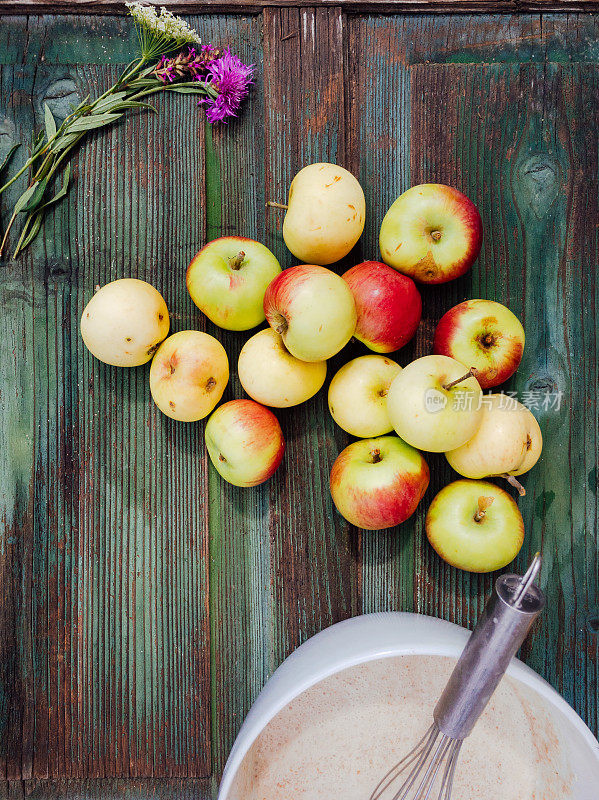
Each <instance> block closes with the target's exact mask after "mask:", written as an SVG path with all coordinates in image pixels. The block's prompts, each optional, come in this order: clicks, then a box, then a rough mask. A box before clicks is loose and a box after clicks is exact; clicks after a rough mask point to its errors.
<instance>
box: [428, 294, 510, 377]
mask: <svg viewBox="0 0 599 800" xmlns="http://www.w3.org/2000/svg"><path fill="white" fill-rule="evenodd" d="M523 350H524V328H523V327H522V323H521V322H520V320H519V319H518V317H517V316H516V315H515V314H513V313H512V312H511V311H510V310H509V308H506V307H505V306H504V305H502V304H501V303H496V302H495V301H494V300H466V301H464V302H463V303H459V304H458V305H457V306H454V307H453V308H450V309H449V311H447V312H446V313H445V314H444V315H443V316H442V317H441V319H440V321H439V324H438V325H437V329H436V330H435V338H434V341H433V352H434V353H436V354H438V355H441V356H450V357H451V358H455V359H456V360H457V361H461V362H462V364H468V365H469V366H473V367H476V379H477V381H478V382H479V383H480V385H481V387H482V388H483V389H490V388H491V387H493V386H498V385H499V384H500V383H503V382H504V381H506V380H507V379H508V378H509V377H510V376H511V375H513V374H514V372H515V371H516V370H517V369H518V366H519V364H520V361H521V360H522V352H523Z"/></svg>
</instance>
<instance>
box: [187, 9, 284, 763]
mask: <svg viewBox="0 0 599 800" xmlns="http://www.w3.org/2000/svg"><path fill="white" fill-rule="evenodd" d="M198 30H199V31H200V33H202V31H205V32H206V33H205V35H206V37H207V38H210V39H211V40H213V41H215V42H218V43H222V44H225V43H226V44H228V45H230V47H231V49H232V50H233V52H235V53H238V54H239V55H240V57H241V58H243V59H245V60H246V62H247V63H250V64H255V65H256V76H255V80H256V83H255V85H254V87H253V88H252V91H251V94H250V97H249V98H248V100H247V102H246V103H245V104H244V108H243V111H242V114H241V118H240V119H239V120H233V121H231V123H229V124H228V125H226V126H215V127H213V128H208V129H207V141H206V232H205V237H204V242H206V241H210V240H211V239H215V238H216V237H218V236H227V235H235V236H248V237H250V238H253V239H257V240H259V241H264V230H265V221H264V219H265V217H264V211H263V209H264V185H263V182H262V175H263V173H264V132H263V125H264V82H263V81H264V78H263V60H262V59H263V56H262V42H261V34H262V30H261V20H260V18H258V17H249V16H247V17H246V16H242V17H236V18H234V17H231V18H223V19H221V20H216V18H215V20H214V22H213V23H212V22H211V23H210V24H208V22H207V20H206V21H203V20H200V22H199V27H198ZM202 35H203V36H204V34H203V33H202ZM204 242H203V243H204ZM206 326H207V327H206V330H208V332H209V333H211V334H213V335H214V336H216V337H217V338H218V339H219V340H220V341H221V342H222V343H223V345H224V346H225V348H226V350H227V353H228V355H229V361H230V367H231V382H230V384H229V387H228V388H227V391H226V394H225V396H224V400H230V399H233V398H239V397H244V396H245V395H244V392H243V389H242V388H241V385H240V383H239V380H238V378H237V359H238V356H239V351H240V350H241V347H242V346H243V344H244V343H245V341H246V340H247V339H248V338H249V337H250V336H251V335H252V332H251V331H249V332H247V333H237V332H228V331H224V330H222V329H220V328H217V327H216V326H215V325H213V324H212V323H211V322H210V321H208V320H207V321H206ZM268 495H269V487H268V485H263V486H259V487H256V488H254V489H240V488H238V487H235V486H231V485H230V484H227V483H226V482H225V481H223V480H222V479H221V478H220V476H219V475H218V474H217V472H216V470H214V469H213V468H212V465H210V580H211V605H210V613H211V626H212V741H213V765H212V766H213V771H214V773H215V774H216V775H218V774H220V772H221V771H222V768H223V766H224V762H225V760H226V757H227V755H228V752H229V749H230V747H231V744H232V742H233V739H234V737H235V735H236V734H237V731H238V730H239V727H240V725H241V723H242V722H243V718H244V716H245V714H246V713H247V711H248V710H249V708H250V706H251V704H252V702H253V701H254V699H255V698H256V696H257V694H258V693H259V691H260V690H261V688H262V686H263V685H264V682H265V680H266V678H267V676H268V673H269V670H270V656H269V654H270V651H271V634H270V631H271V628H272V622H271V613H272V612H271V607H270V602H269V583H270V577H269V563H270V541H269V537H268V533H267V531H268V518H269V505H268Z"/></svg>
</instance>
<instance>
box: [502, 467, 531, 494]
mask: <svg viewBox="0 0 599 800" xmlns="http://www.w3.org/2000/svg"><path fill="white" fill-rule="evenodd" d="M501 477H502V478H505V479H506V481H507V482H508V483H509V484H510V486H513V487H514V489H517V490H518V494H519V495H520V497H524V495H525V494H526V489H525V488H524V486H522V484H521V483H520V481H519V480H518V478H516V477H515V476H514V475H508V474H507V472H504V473H503V475H502V476H501Z"/></svg>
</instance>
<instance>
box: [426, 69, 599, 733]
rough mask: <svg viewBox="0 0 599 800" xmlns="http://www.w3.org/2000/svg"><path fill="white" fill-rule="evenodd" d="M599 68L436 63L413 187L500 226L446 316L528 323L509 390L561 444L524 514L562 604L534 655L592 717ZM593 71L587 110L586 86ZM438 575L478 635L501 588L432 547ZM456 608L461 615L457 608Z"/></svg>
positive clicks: (531, 489)
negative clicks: (425, 184)
mask: <svg viewBox="0 0 599 800" xmlns="http://www.w3.org/2000/svg"><path fill="white" fill-rule="evenodd" d="M596 69H597V68H596V67H593V68H590V67H588V68H587V67H576V66H572V67H560V66H559V65H550V66H548V65H544V66H541V67H536V66H534V65H521V66H518V65H513V66H512V65H507V66H498V65H493V66H481V67H474V66H467V67H457V66H455V67H449V66H447V67H437V66H424V65H422V66H417V67H414V69H413V71H412V131H413V138H412V141H413V146H412V177H413V180H414V182H420V181H425V180H440V181H442V182H445V183H450V184H452V185H456V186H458V188H461V189H462V190H464V191H465V192H466V193H467V194H468V195H469V196H470V197H471V198H472V199H473V200H474V202H475V203H477V205H478V206H479V207H480V208H481V210H482V213H483V221H484V230H485V244H484V247H483V252H482V254H481V257H480V259H479V261H478V262H477V265H476V266H475V268H474V270H473V271H472V274H471V276H470V277H468V278H466V279H463V280H462V281H458V282H455V284H453V285H452V287H451V288H450V289H448V290H447V291H445V292H443V294H442V295H441V296H438V297H437V299H436V304H435V312H436V315H437V316H438V315H440V314H441V313H442V312H443V311H444V310H446V308H448V307H449V306H450V305H452V304H453V302H455V301H457V300H459V299H462V296H484V297H490V298H493V299H497V300H500V301H501V302H504V303H506V304H507V305H508V306H510V307H511V308H512V309H513V310H514V311H515V312H516V313H517V314H518V315H519V316H520V317H521V318H522V319H523V321H524V325H525V329H526V334H527V347H526V348H525V353H524V359H523V363H522V366H521V367H520V369H519V371H518V373H517V375H516V376H515V378H514V379H513V380H512V381H511V382H510V384H508V385H506V387H505V388H506V389H514V390H516V391H517V392H518V395H519V396H520V397H521V399H523V400H525V401H526V402H528V404H529V405H530V404H533V405H535V404H537V406H538V407H537V408H534V411H535V413H536V416H537V417H538V418H539V421H540V423H541V427H542V429H543V432H544V439H545V448H544V455H543V457H542V459H541V461H540V462H539V464H538V465H537V466H536V467H535V469H534V470H532V471H531V472H530V473H529V474H528V475H526V476H525V478H524V483H525V485H526V487H527V495H526V497H525V498H523V499H522V500H521V501H520V505H521V508H522V511H523V515H524V518H525V524H526V528H527V532H528V536H527V539H526V542H525V547H524V549H523V551H522V553H521V555H520V556H519V558H518V561H517V564H518V566H519V567H520V568H522V567H523V566H524V564H525V562H526V561H527V559H529V558H530V555H531V553H532V552H534V551H535V549H538V548H539V547H542V549H543V553H544V556H545V568H544V573H543V582H544V585H545V586H546V588H547V594H548V596H549V597H550V598H553V602H550V603H549V606H548V609H547V611H546V613H545V615H544V618H543V621H542V623H541V625H540V626H539V627H538V628H537V630H536V632H535V634H534V635H533V638H532V640H531V642H529V643H528V644H527V647H526V649H525V650H524V657H525V659H526V660H527V661H528V663H530V664H531V666H532V667H533V668H535V669H536V670H537V671H538V672H540V673H541V674H542V675H544V677H546V678H547V679H548V680H549V681H550V682H551V683H552V684H553V685H554V686H556V688H558V690H559V691H561V692H562V693H563V694H564V695H565V697H566V698H567V699H568V701H569V702H570V703H572V705H574V707H575V708H577V709H578V710H579V711H580V712H581V713H582V714H583V715H585V712H586V711H588V708H589V706H588V701H587V694H591V695H593V696H595V697H596V695H597V690H598V686H597V660H598V655H599V654H598V647H597V640H596V636H595V637H593V636H592V635H591V634H590V631H589V629H588V627H587V626H586V619H585V613H586V614H588V613H589V604H591V605H592V604H594V603H596V599H597V596H598V593H597V574H596V549H597V544H596V536H597V529H596V514H597V509H596V495H595V494H594V493H593V492H594V490H596V486H595V485H594V484H593V479H592V476H593V475H594V474H595V473H594V472H593V469H594V465H595V464H596V462H597V439H596V426H597V416H596V415H597V406H596V404H595V402H594V401H595V392H596V386H597V382H596V368H597V365H596V347H597V341H596V339H597V326H596V321H595V316H594V315H595V307H596V306H595V304H596V291H597V289H596V275H595V271H594V270H590V271H588V270H583V267H582V265H583V264H588V263H594V259H596V247H597V244H596V231H594V232H593V234H592V236H587V235H586V234H583V235H581V233H580V231H581V229H582V228H584V222H583V220H582V217H581V215H583V214H584V216H585V217H587V215H588V214H589V213H591V215H592V212H591V211H590V209H592V208H595V207H596V203H597V172H596V170H595V169H594V168H593V167H592V166H591V168H590V169H589V170H588V172H587V171H586V170H585V171H584V174H583V173H582V171H581V170H580V169H579V168H578V167H577V164H579V163H580V161H579V159H580V158H582V157H583V156H582V153H583V152H584V153H587V154H588V155H587V156H585V158H586V160H587V163H590V164H591V165H592V164H594V163H595V160H596V158H597V141H596V137H595V138H594V139H593V141H592V142H591V141H590V140H589V134H587V130H588V131H593V130H596V128H595V126H596V102H597V94H596V92H597V84H596V75H597V72H596ZM581 75H584V76H585V77H586V86H587V87H588V90H589V91H590V97H588V96H587V97H586V99H582V98H583V97H584V95H583V94H579V89H574V88H573V87H574V86H576V87H579V85H580V77H579V76H581ZM439 95H441V96H444V97H448V98H451V101H450V102H448V103H445V105H444V114H443V118H442V119H441V118H440V117H439V115H435V114H434V113H433V109H434V107H435V103H436V98H437V97H438V96H439ZM583 208H584V209H585V210H584V211H583ZM587 218H588V217H587ZM583 272H584V282H585V283H583V279H582V275H583ZM582 338H584V339H585V347H584V348H581V347H580V341H581V339H582ZM587 380H589V381H590V383H588V384H587ZM591 386H592V387H593V389H592V390H591V391H592V392H593V393H592V394H591V395H590V396H589V388H590V387H591ZM559 393H563V395H562V397H561V405H560V407H559V408H558V407H556V405H557V404H558V402H559V400H560V397H559ZM537 395H538V397H537ZM546 398H547V399H546ZM545 404H548V407H544V406H545ZM447 472H448V471H447V468H444V469H443V470H442V472H441V476H442V481H441V482H442V483H444V482H446V479H447V478H448V477H450V476H449V475H448V474H447ZM589 476H590V477H589ZM595 480H596V478H595ZM593 554H594V555H593ZM422 565H423V569H422V573H423V574H424V575H426V574H431V575H432V577H433V578H434V580H433V581H432V583H431V584H430V586H429V589H428V591H427V593H426V595H425V602H424V605H423V610H424V611H426V612H427V613H434V612H436V613H439V610H440V609H443V611H444V615H446V614H447V612H448V617H449V618H450V619H455V621H457V622H460V623H462V624H466V625H470V624H472V623H473V622H474V620H475V618H476V616H477V614H478V612H479V610H480V603H481V599H482V597H483V590H488V589H489V588H490V585H489V578H485V579H480V578H477V577H476V576H467V575H466V574H460V573H456V572H455V571H453V570H450V569H449V568H447V566H446V565H443V564H441V563H440V562H439V560H438V559H437V558H436V556H435V555H434V554H433V553H432V551H430V550H429V549H424V550H423V551H422ZM456 598H462V602H461V603H460V606H458V607H451V606H452V604H453V603H454V602H455V599H456ZM590 598H594V600H590ZM585 609H586V611H585ZM583 662H585V663H586V673H585V674H584V676H583V674H582V673H581V671H580V667H581V664H582V663H583ZM589 684H592V685H589ZM591 709H592V714H591V715H590V716H587V719H588V721H589V724H590V725H591V726H592V727H594V728H595V730H596V726H597V719H596V703H595V702H594V701H592V702H591Z"/></svg>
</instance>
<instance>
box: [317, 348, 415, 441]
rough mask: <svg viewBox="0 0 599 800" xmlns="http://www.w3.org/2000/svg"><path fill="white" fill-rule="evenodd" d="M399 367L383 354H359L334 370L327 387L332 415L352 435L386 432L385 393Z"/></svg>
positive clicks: (388, 422) (390, 426)
mask: <svg viewBox="0 0 599 800" xmlns="http://www.w3.org/2000/svg"><path fill="white" fill-rule="evenodd" d="M400 370H401V367H400V366H399V364H396V363H395V361H391V359H390V358H386V357H385V356H360V357H359V358H354V359H352V361H349V362H348V363H347V364H345V366H343V367H341V369H340V370H339V371H338V372H337V373H336V375H335V376H334V377H333V380H332V381H331V384H330V386H329V411H330V412H331V416H332V417H333V419H334V420H335V422H336V423H337V425H339V427H340V428H343V430H344V431H347V433H351V435H352V436H360V437H362V438H370V437H372V436H380V435H381V434H383V433H389V431H392V430H393V425H391V422H390V420H389V412H388V411H387V393H388V391H389V387H390V386H391V383H392V382H393V379H394V378H395V376H396V375H397V374H398V373H399V372H400Z"/></svg>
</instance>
